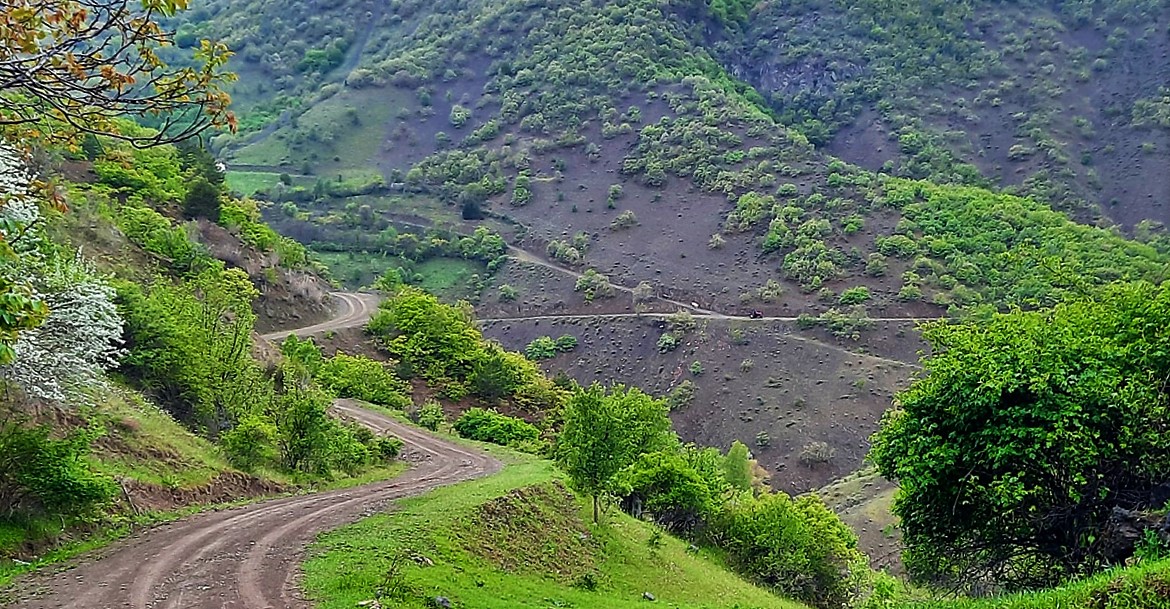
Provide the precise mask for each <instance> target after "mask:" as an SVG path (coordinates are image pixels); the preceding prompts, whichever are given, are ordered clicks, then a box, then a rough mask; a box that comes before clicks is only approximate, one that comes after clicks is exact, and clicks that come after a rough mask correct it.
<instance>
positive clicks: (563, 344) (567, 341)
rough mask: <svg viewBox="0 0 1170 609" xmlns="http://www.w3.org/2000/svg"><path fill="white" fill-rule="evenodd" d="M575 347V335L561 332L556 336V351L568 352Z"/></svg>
mask: <svg viewBox="0 0 1170 609" xmlns="http://www.w3.org/2000/svg"><path fill="white" fill-rule="evenodd" d="M576 348H577V337H576V336H573V335H572V334H563V335H561V336H560V337H559V338H557V351H560V352H561V353H568V352H569V351H572V350H573V349H576Z"/></svg>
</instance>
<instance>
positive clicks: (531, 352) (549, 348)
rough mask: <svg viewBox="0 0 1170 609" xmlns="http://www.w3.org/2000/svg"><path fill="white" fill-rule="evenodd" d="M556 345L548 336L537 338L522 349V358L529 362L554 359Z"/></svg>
mask: <svg viewBox="0 0 1170 609" xmlns="http://www.w3.org/2000/svg"><path fill="white" fill-rule="evenodd" d="M556 355H557V343H556V341H554V340H553V339H552V338H550V337H548V336H541V337H538V338H537V339H536V340H533V341H532V342H530V343H528V346H526V347H524V356H525V357H527V358H528V359H530V360H542V359H549V358H552V357H556Z"/></svg>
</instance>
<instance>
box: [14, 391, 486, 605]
mask: <svg viewBox="0 0 1170 609" xmlns="http://www.w3.org/2000/svg"><path fill="white" fill-rule="evenodd" d="M334 408H335V410H336V411H337V412H338V414H341V415H342V416H346V417H349V418H352V419H355V420H357V421H358V422H359V423H361V424H363V425H366V426H368V427H370V428H371V429H375V430H377V431H380V432H388V433H392V434H394V435H396V436H398V437H400V438H402V439H403V441H405V442H406V448H405V449H404V454H405V458H407V459H408V460H410V461H412V462H413V464H414V465H413V467H412V468H411V469H410V470H408V471H407V472H406V473H404V474H403V475H401V476H399V477H397V478H395V479H393V480H388V481H385V482H378V483H374V484H370V485H367V486H362V487H358V488H352V489H344V490H338V491H332V492H327V493H318V494H312V495H304V496H297V497H286V498H283V499H277V500H273V501H267V502H264V503H258V504H253V505H249V506H245V507H239V508H234V509H230V510H226V511H222V512H213V513H207V514H201V515H198V516H194V517H191V518H187V519H184V520H180V521H178V522H174V523H171V524H167V525H163V526H159V527H155V528H153V529H150V530H148V531H145V532H144V533H142V534H139V535H137V536H135V537H132V538H130V539H128V540H125V541H123V542H120V543H117V544H115V545H114V546H112V547H110V548H108V549H107V550H105V551H103V552H101V553H100V555H99V556H98V557H96V558H95V557H91V558H89V559H88V560H82V561H80V564H78V565H76V566H74V567H73V568H70V569H68V570H65V571H62V572H58V573H39V574H34V575H33V576H31V577H28V578H26V579H24V580H23V581H22V582H20V583H19V584H18V592H17V594H18V596H17V599H16V600H15V603H14V604H13V605H11V606H13V607H21V608H22V609H49V608H54V609H64V608H70V609H106V608H111V609H112V608H115V607H117V608H123V607H125V608H129V609H148V608H149V609H293V608H296V609H300V608H307V607H310V606H311V604H310V603H309V602H308V601H306V600H305V599H304V598H303V597H302V596H301V594H300V591H299V585H298V573H299V565H300V563H301V559H302V558H303V556H304V552H305V546H306V545H307V544H308V543H310V542H311V541H312V540H313V539H314V537H315V536H316V535H317V534H318V533H321V532H322V531H327V530H331V529H334V528H337V527H339V526H342V525H345V524H348V523H350V522H353V521H356V520H358V519H360V518H362V517H364V516H367V515H369V514H371V513H374V512H377V511H379V510H382V509H384V508H385V507H386V504H387V502H389V501H391V500H393V499H398V498H401V497H407V496H412V495H419V494H422V493H425V492H426V491H429V490H431V489H434V488H436V487H439V486H444V485H447V484H453V483H455V482H459V481H462V480H468V479H472V478H477V477H481V476H486V475H488V474H491V473H494V472H496V471H498V470H499V469H500V468H501V464H500V462H499V461H497V460H495V459H493V458H491V457H489V456H488V455H486V454H484V453H482V452H480V451H478V450H475V449H471V448H466V447H462V446H458V445H456V444H453V443H451V442H448V441H446V440H442V439H439V438H437V437H435V436H432V435H430V434H428V433H426V432H423V431H420V430H418V429H417V428H414V427H411V426H409V425H405V424H403V423H399V422H398V421H395V420H393V419H391V418H389V417H387V416H385V415H382V414H379V413H376V412H373V411H368V410H364V409H362V408H360V407H358V406H357V405H356V404H354V403H352V402H349V401H345V400H339V401H338V402H337V403H336V404H335V405H334Z"/></svg>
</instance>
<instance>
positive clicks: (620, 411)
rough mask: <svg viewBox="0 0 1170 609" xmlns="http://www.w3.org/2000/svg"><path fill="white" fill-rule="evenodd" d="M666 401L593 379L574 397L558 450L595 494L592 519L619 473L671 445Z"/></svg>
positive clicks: (582, 487) (573, 475)
mask: <svg viewBox="0 0 1170 609" xmlns="http://www.w3.org/2000/svg"><path fill="white" fill-rule="evenodd" d="M676 442H677V439H676V438H675V437H674V433H673V432H672V431H671V425H670V419H669V418H668V417H667V416H666V405H665V404H664V403H663V402H662V401H661V400H656V399H654V398H652V397H650V396H649V395H646V394H645V393H642V392H641V391H639V390H638V389H635V388H626V387H625V386H623V385H617V386H615V387H613V388H612V389H611V390H610V391H608V392H607V391H606V390H605V389H604V388H603V387H602V386H601V385H599V384H596V383H594V384H593V385H591V386H590V387H588V388H582V389H578V390H577V391H576V393H574V394H573V396H572V397H571V398H570V399H569V402H568V404H567V406H566V408H565V413H564V427H563V429H562V431H561V435H560V437H559V438H558V440H557V447H556V456H557V460H558V462H559V463H560V464H561V467H562V468H564V470H565V472H566V473H568V474H569V479H570V480H571V482H572V484H573V486H574V487H576V488H577V489H578V490H579V491H581V492H583V493H588V494H589V495H591V496H592V497H593V522H594V524H596V523H597V522H598V519H599V517H600V497H601V495H602V494H603V493H606V492H609V491H610V490H611V481H612V478H613V477H614V475H615V474H617V473H618V472H619V471H621V470H622V469H624V468H625V467H627V466H629V465H630V464H631V463H633V462H634V460H635V459H637V458H638V456H639V455H641V454H643V453H648V452H654V451H656V450H661V449H663V448H667V447H669V446H672V445H673V444H675V443H676Z"/></svg>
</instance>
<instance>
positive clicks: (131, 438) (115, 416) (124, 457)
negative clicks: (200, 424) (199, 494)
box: [87, 389, 233, 488]
mask: <svg viewBox="0 0 1170 609" xmlns="http://www.w3.org/2000/svg"><path fill="white" fill-rule="evenodd" d="M99 403H100V406H98V407H97V408H95V410H94V411H93V412H91V413H87V414H88V416H89V418H90V419H91V420H93V421H95V422H98V423H100V424H101V425H102V426H103V427H104V428H105V429H106V432H107V433H106V435H105V437H103V438H101V439H100V440H99V441H98V442H96V443H95V445H96V449H95V451H94V454H93V458H92V460H91V465H92V467H93V468H94V469H95V470H96V471H99V472H101V473H104V474H107V475H109V476H112V477H114V478H130V479H133V480H137V481H139V482H145V483H150V484H157V485H161V486H166V487H174V488H190V487H194V486H198V485H200V484H205V483H207V482H208V481H210V480H211V479H212V478H214V477H215V476H217V475H219V474H221V473H223V472H226V471H231V470H232V469H233V468H232V466H231V465H230V464H229V463H228V461H227V459H226V458H225V457H224V455H223V453H222V452H221V451H220V450H219V448H217V447H216V446H215V445H214V444H212V443H211V442H209V441H208V440H206V439H204V438H201V437H199V436H197V435H195V434H193V433H191V432H190V431H188V430H187V429H186V428H185V427H183V426H182V425H180V424H179V423H178V422H176V421H175V420H174V419H173V418H171V417H170V416H169V415H167V414H165V413H164V412H162V411H161V410H159V409H158V408H157V407H155V406H152V405H150V404H148V403H147V402H146V401H145V400H144V399H143V398H142V396H140V395H138V394H136V393H134V392H132V391H128V390H124V389H114V390H112V391H110V392H109V393H106V394H104V395H102V396H101V401H100V402H99Z"/></svg>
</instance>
